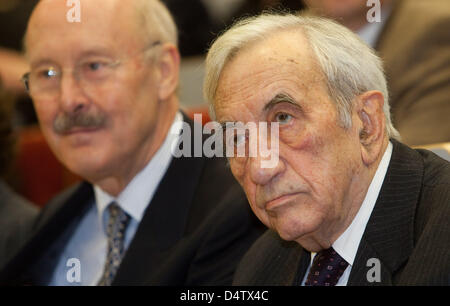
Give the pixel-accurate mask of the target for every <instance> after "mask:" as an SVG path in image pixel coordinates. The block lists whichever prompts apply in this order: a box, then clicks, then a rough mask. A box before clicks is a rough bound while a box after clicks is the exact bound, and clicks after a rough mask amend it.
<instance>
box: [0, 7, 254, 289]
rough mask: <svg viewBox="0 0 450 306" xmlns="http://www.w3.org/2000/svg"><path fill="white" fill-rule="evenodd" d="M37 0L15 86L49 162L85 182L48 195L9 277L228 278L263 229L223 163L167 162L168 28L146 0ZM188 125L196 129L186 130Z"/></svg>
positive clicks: (175, 108)
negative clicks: (23, 69)
mask: <svg viewBox="0 0 450 306" xmlns="http://www.w3.org/2000/svg"><path fill="white" fill-rule="evenodd" d="M80 4H81V7H80V8H81V11H80V20H79V21H80V22H71V21H70V20H67V12H68V11H69V9H70V7H67V6H66V2H65V1H59V0H43V1H41V2H40V3H39V4H38V6H37V7H36V9H35V11H34V12H33V14H32V16H31V18H30V21H29V25H28V30H27V34H26V39H25V42H26V50H27V52H26V56H27V59H28V60H29V63H30V67H31V70H30V72H29V73H27V74H26V75H25V76H24V82H25V85H26V87H27V90H28V91H29V94H30V95H31V97H32V99H33V102H34V105H35V108H36V111H37V114H38V118H39V122H40V126H41V129H42V132H43V134H44V136H45V137H46V139H47V141H48V143H49V145H50V147H51V149H52V150H53V152H54V153H55V155H56V156H57V158H58V159H59V160H60V161H61V162H62V163H63V164H64V165H66V166H67V167H68V168H69V169H70V170H71V171H73V172H74V173H76V174H78V175H80V176H81V177H82V178H83V179H84V180H85V182H83V183H81V184H80V185H77V186H75V187H73V188H72V189H70V190H68V191H66V192H64V193H63V194H61V195H59V196H58V197H56V198H55V199H54V200H52V201H51V203H49V204H48V205H47V206H46V207H45V209H44V211H43V213H42V215H41V217H40V218H39V222H37V224H36V227H35V230H36V232H37V233H36V235H35V236H34V238H33V240H32V241H31V242H30V244H29V245H27V246H26V247H25V248H24V249H23V251H22V252H21V253H20V254H19V255H18V256H17V257H16V258H15V259H14V260H13V261H11V262H10V264H9V265H8V266H7V268H6V269H5V270H4V271H3V273H2V274H1V276H0V281H1V282H2V283H6V284H15V283H19V284H23V283H26V284H40V285H97V284H98V285H121V284H122V285H124V284H126V285H227V284H230V283H231V278H232V275H233V272H234V269H235V267H236V265H237V262H238V260H239V259H240V257H241V256H242V254H243V253H244V252H245V251H246V249H247V248H248V247H249V245H250V244H251V243H252V242H253V240H254V239H256V237H257V236H258V235H259V234H260V233H261V230H262V227H261V224H260V223H259V222H258V221H257V220H256V219H254V218H253V216H252V214H251V212H250V211H249V210H248V208H247V204H246V203H247V202H246V199H245V195H244V194H243V193H241V191H240V189H239V186H238V185H237V184H236V183H234V180H233V178H232V176H231V173H230V172H229V170H228V169H227V167H226V163H225V162H224V160H222V159H219V158H206V157H200V158H188V157H180V158H175V157H174V156H173V154H172V152H171V150H172V147H173V144H174V143H175V144H176V142H177V140H178V138H179V135H180V132H181V127H180V126H182V124H180V123H183V122H184V124H185V125H188V126H190V127H192V126H193V124H194V123H192V122H191V121H190V120H189V119H187V118H186V116H184V115H183V114H182V113H181V112H180V111H179V102H178V98H177V95H176V89H177V86H178V72H179V62H180V57H179V52H178V49H177V30H176V27H175V24H174V22H173V20H172V17H171V16H170V13H169V12H168V11H167V9H166V8H165V7H164V6H163V5H162V4H161V3H160V2H159V1H157V0H133V1H130V2H128V1H127V3H126V4H125V3H124V2H123V1H118V0H108V1H105V0H90V1H81V2H80ZM192 128H193V127H192Z"/></svg>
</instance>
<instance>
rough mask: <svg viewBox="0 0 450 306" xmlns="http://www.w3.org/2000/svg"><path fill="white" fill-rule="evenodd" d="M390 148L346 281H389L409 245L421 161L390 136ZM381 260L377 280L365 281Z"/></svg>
mask: <svg viewBox="0 0 450 306" xmlns="http://www.w3.org/2000/svg"><path fill="white" fill-rule="evenodd" d="M391 142H392V143H393V145H394V147H393V152H392V157H391V162H390V164H389V167H388V171H387V173H386V177H385V179H384V182H383V185H382V187H381V191H380V194H379V196H378V199H377V203H376V204H375V207H374V210H373V212H372V215H371V217H370V219H369V222H368V224H367V227H366V230H365V232H364V235H363V237H362V240H361V243H360V245H359V248H358V252H357V254H356V258H355V262H354V265H353V267H352V272H351V273H350V277H349V281H348V285H377V284H392V283H393V281H395V280H394V279H393V274H395V272H396V271H397V270H398V269H399V268H401V266H402V264H403V263H404V262H405V261H406V260H407V259H408V257H409V255H410V254H411V252H412V249H413V226H414V215H415V210H416V205H417V203H418V200H419V195H420V190H421V185H422V180H423V168H424V166H423V161H422V159H421V156H420V154H419V153H417V152H415V151H414V150H412V149H410V148H408V147H406V146H405V145H403V144H401V143H399V142H397V141H395V140H391ZM371 258H375V259H378V260H379V262H380V264H381V266H380V267H381V271H380V272H381V282H380V283H375V282H372V283H371V282H368V280H367V272H369V270H370V269H371V268H372V267H373V264H372V265H370V264H369V266H368V260H369V259H371Z"/></svg>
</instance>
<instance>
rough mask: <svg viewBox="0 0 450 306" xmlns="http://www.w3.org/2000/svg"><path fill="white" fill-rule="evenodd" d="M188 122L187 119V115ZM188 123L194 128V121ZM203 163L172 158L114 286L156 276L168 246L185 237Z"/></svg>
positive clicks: (202, 161) (195, 159) (139, 281)
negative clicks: (155, 273)
mask: <svg viewBox="0 0 450 306" xmlns="http://www.w3.org/2000/svg"><path fill="white" fill-rule="evenodd" d="M185 121H188V119H186V117H185ZM188 123H189V125H190V127H191V131H193V123H192V121H188ZM192 137H193V135H192ZM191 143H192V144H193V142H191ZM204 164H205V160H204V158H202V157H199V158H194V157H192V158H190V157H180V158H175V157H174V158H173V159H172V161H171V164H170V166H169V168H168V170H167V172H166V174H165V175H164V177H163V179H162V181H161V182H160V184H159V186H158V188H157V191H156V193H155V195H154V196H153V199H152V200H151V202H150V204H149V206H148V208H147V209H146V211H145V213H144V216H143V218H142V220H141V223H140V224H139V227H138V229H137V231H136V234H135V236H134V238H133V241H132V243H131V245H130V247H129V248H128V251H127V253H126V255H125V257H124V258H123V260H122V263H121V265H120V268H119V270H118V272H117V275H116V278H115V280H114V283H113V285H121V284H131V283H136V284H139V283H141V282H142V281H143V280H145V279H146V278H148V275H153V274H154V271H155V270H156V269H157V268H158V266H159V265H160V264H161V261H162V260H163V259H164V257H165V254H166V252H167V250H168V248H170V247H171V246H172V245H173V244H174V243H175V242H176V241H178V240H179V239H180V238H181V237H182V236H183V233H184V230H185V227H186V223H187V220H188V214H189V209H190V206H191V202H192V199H193V197H194V193H195V191H196V187H197V186H198V182H199V180H200V177H201V174H202V171H203V167H204ZM187 177H189V179H186V178H187ZM137 258H142V261H140V262H138V263H137V262H136V259H137Z"/></svg>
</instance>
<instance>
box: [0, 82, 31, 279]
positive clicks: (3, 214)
mask: <svg viewBox="0 0 450 306" xmlns="http://www.w3.org/2000/svg"><path fill="white" fill-rule="evenodd" d="M12 108H13V103H12V97H11V95H9V94H7V93H5V91H4V90H3V89H1V86H0V270H1V268H2V267H3V266H4V265H5V264H6V263H7V262H8V260H9V259H10V258H11V257H12V256H13V255H14V254H15V253H16V252H17V251H18V250H19V249H20V248H21V247H22V246H23V245H24V243H25V242H26V241H27V239H28V238H29V236H30V234H31V228H32V224H33V221H34V219H35V218H36V216H37V214H38V209H37V208H36V207H35V206H34V205H33V204H31V203H30V202H28V201H27V200H26V199H24V198H22V197H21V196H20V195H18V194H17V193H16V192H15V191H14V190H13V189H12V188H11V187H10V186H9V185H8V184H7V182H6V178H7V177H8V176H9V175H12V174H10V173H9V171H10V166H11V164H12V163H13V159H14V137H13V129H12V124H11V114H12Z"/></svg>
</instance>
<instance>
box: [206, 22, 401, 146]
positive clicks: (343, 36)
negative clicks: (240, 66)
mask: <svg viewBox="0 0 450 306" xmlns="http://www.w3.org/2000/svg"><path fill="white" fill-rule="evenodd" d="M285 30H291V31H296V30H298V31H301V33H302V34H304V35H305V37H306V39H307V40H308V42H309V44H310V48H311V50H312V53H313V56H315V59H316V60H317V63H318V64H319V67H320V69H321V70H322V72H323V74H324V75H325V78H326V83H327V84H326V85H327V88H328V93H329V96H330V98H331V99H332V100H333V101H334V102H335V103H336V108H337V112H338V114H339V119H340V124H341V125H342V126H343V127H344V128H350V127H351V125H352V119H351V118H352V116H351V114H352V107H353V105H352V103H353V100H354V98H355V97H356V96H358V95H360V94H362V93H364V92H366V91H369V90H378V91H380V92H381V93H382V94H383V96H384V107H383V111H384V116H385V121H386V132H387V134H388V136H389V137H390V138H396V139H400V135H399V133H398V131H397V130H396V129H395V128H394V126H393V125H392V122H391V115H390V107H389V96H388V89H387V84H386V78H385V76H384V72H383V67H382V62H381V60H380V58H379V57H378V56H377V55H376V54H375V52H374V50H373V49H372V48H370V47H369V46H367V45H366V44H365V43H364V42H363V41H362V40H361V39H360V38H359V37H358V36H357V35H356V34H354V33H353V32H352V31H350V30H349V29H347V28H345V27H344V26H342V25H340V24H338V23H336V22H334V21H331V20H329V19H326V18H322V17H316V16H302V15H292V14H284V15H280V14H269V13H266V14H262V15H260V16H256V17H251V18H247V19H244V20H241V21H239V22H237V23H236V24H235V25H233V26H232V27H231V28H230V29H229V30H228V31H226V32H225V33H224V34H223V35H222V36H220V37H219V38H218V39H217V40H216V41H215V42H214V44H213V45H212V46H211V48H210V50H209V52H208V55H207V58H206V75H205V81H204V96H205V99H206V100H207V101H208V102H209V103H210V106H211V115H212V117H214V99H215V94H216V90H217V86H218V82H219V78H220V75H221V73H222V70H223V68H224V67H225V65H226V64H227V63H228V62H229V61H231V60H232V59H233V58H234V57H235V56H236V55H237V54H238V53H239V52H240V51H241V50H242V49H244V48H245V47H247V46H249V45H250V44H253V43H257V42H260V41H263V40H264V39H265V38H267V37H269V36H271V35H274V34H276V33H277V32H279V31H285Z"/></svg>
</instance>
